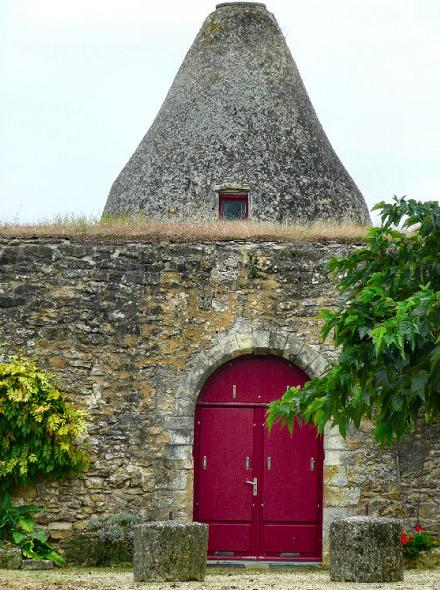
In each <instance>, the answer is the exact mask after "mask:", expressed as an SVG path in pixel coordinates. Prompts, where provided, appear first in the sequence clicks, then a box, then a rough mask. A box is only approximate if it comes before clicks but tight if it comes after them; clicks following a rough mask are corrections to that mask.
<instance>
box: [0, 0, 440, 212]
mask: <svg viewBox="0 0 440 590" xmlns="http://www.w3.org/2000/svg"><path fill="white" fill-rule="evenodd" d="M266 5H267V7H268V8H269V10H271V11H272V12H273V13H274V14H275V16H276V17H277V20H278V22H279V24H280V26H281V28H282V30H283V32H284V34H285V36H286V38H287V43H288V45H289V47H290V49H291V51H292V54H293V57H294V59H295V60H296V62H297V64H298V67H299V69H300V72H301V75H302V77H303V80H304V82H305V85H306V88H307V90H308V93H309V96H310V98H311V100H312V103H313V104H314V106H315V109H316V111H317V113H318V116H319V118H320V120H321V122H322V124H323V126H324V129H325V130H326V132H327V135H328V136H329V138H330V141H331V142H332V144H333V146H334V148H335V149H336V151H337V153H338V155H339V156H340V158H341V159H342V161H343V162H344V164H345V166H346V168H347V169H348V171H349V172H350V174H351V175H352V176H353V178H354V179H355V181H356V183H357V184H358V186H359V188H360V189H361V191H362V192H363V194H364V196H365V198H366V200H367V203H368V204H369V206H371V205H372V204H373V203H375V202H377V201H378V200H381V199H386V200H388V199H391V197H392V195H393V194H398V195H403V194H407V195H408V196H411V197H413V198H420V199H436V200H438V199H439V197H440V0H270V1H268V2H267V4H266ZM0 9H1V12H0V14H1V17H0V106H1V109H0V113H1V114H0V117H1V119H0V162H1V163H0V220H1V221H14V220H16V221H21V222H27V221H32V220H43V219H50V218H53V217H54V216H56V215H64V214H86V215H99V214H100V213H101V211H102V209H103V207H104V203H105V200H106V198H107V194H108V191H109V189H110V186H111V184H112V182H113V180H114V179H115V177H116V176H117V174H118V173H119V171H120V170H121V168H122V167H123V166H124V164H125V163H126V161H127V160H128V158H129V157H130V155H131V154H132V152H133V151H134V149H135V148H136V146H137V144H138V143H139V141H140V140H141V138H142V137H143V135H144V134H145V132H146V130H147V129H148V127H149V126H150V124H151V122H152V120H153V118H154V117H155V115H156V113H157V111H158V109H159V108H160V105H161V104H162V101H163V100H164V98H165V95H166V93H167V91H168V89H169V87H170V85H171V83H172V80H173V78H174V76H175V74H176V73H177V70H178V68H179V66H180V64H181V62H182V60H183V58H184V56H185V53H186V51H187V50H188V48H189V46H190V45H191V43H192V41H193V40H194V38H195V36H196V34H197V31H198V29H199V28H200V26H201V24H202V22H203V20H204V19H205V17H206V16H207V15H208V14H209V13H210V12H211V11H212V10H214V9H215V3H214V2H211V1H207V0H172V1H167V0H164V1H162V2H160V1H157V0H155V1H152V2H150V1H148V0H0Z"/></svg>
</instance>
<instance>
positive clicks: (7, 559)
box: [0, 545, 22, 570]
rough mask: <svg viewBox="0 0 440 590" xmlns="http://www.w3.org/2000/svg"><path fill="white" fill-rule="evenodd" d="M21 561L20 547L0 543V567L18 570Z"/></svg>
mask: <svg viewBox="0 0 440 590" xmlns="http://www.w3.org/2000/svg"><path fill="white" fill-rule="evenodd" d="M21 562H22V558H21V549H19V548H18V547H8V546H7V545H0V569H2V570H3V569H5V570H19V569H20V568H21Z"/></svg>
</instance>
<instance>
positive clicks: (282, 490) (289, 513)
mask: <svg viewBox="0 0 440 590" xmlns="http://www.w3.org/2000/svg"><path fill="white" fill-rule="evenodd" d="M318 442H319V439H318V438H317V437H316V432H315V430H314V429H313V428H311V427H310V426H309V425H308V424H304V425H303V426H299V425H298V424H295V428H294V431H293V434H290V433H289V431H288V429H287V428H280V427H279V426H278V425H276V426H274V428H273V430H272V432H271V433H270V434H269V432H268V431H267V429H264V486H263V496H264V511H263V517H264V520H265V521H280V522H288V521H294V522H314V521H316V518H317V511H318V485H317V484H318V471H319V469H318V467H319V466H318V461H319V457H318V452H319V451H318Z"/></svg>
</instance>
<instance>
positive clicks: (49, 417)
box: [0, 357, 89, 492]
mask: <svg viewBox="0 0 440 590" xmlns="http://www.w3.org/2000/svg"><path fill="white" fill-rule="evenodd" d="M85 430H86V423H85V413H84V412H82V411H80V410H77V409H75V408H74V407H73V406H72V404H70V403H68V401H67V400H66V399H65V396H64V394H63V393H62V392H61V391H60V390H59V389H58V388H57V387H56V386H55V385H54V383H53V379H52V376H51V375H50V374H49V373H47V372H46V371H42V370H40V369H39V368H38V367H37V366H36V364H35V363H34V362H33V361H31V360H29V359H25V358H19V357H14V358H13V359H12V360H11V361H10V362H7V363H0V490H2V491H3V492H8V491H9V490H11V488H12V487H13V486H15V485H17V484H27V483H30V482H32V481H34V480H35V478H36V477H39V476H49V477H51V478H53V479H59V478H62V477H66V476H73V475H77V474H79V473H81V472H82V471H83V470H84V469H85V468H86V467H87V465H88V460H89V458H88V454H87V452H86V451H85V450H84V449H83V448H82V447H81V445H80V444H79V443H78V440H79V439H78V437H79V436H80V435H81V434H82V433H84V432H85Z"/></svg>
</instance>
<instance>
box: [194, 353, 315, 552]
mask: <svg viewBox="0 0 440 590" xmlns="http://www.w3.org/2000/svg"><path fill="white" fill-rule="evenodd" d="M306 379H307V376H306V375H305V374H304V373H302V372H301V371H300V370H299V369H297V368H296V367H294V366H293V365H290V364H289V363H287V362H286V361H284V360H283V359H278V358H276V357H275V358H274V357H254V356H249V357H241V358H240V359H237V360H236V361H233V362H231V363H228V365H226V366H225V367H222V368H221V369H220V370H219V371H217V372H216V373H215V374H214V375H213V376H212V377H211V379H210V380H209V381H208V382H207V384H206V385H205V388H204V389H203V390H202V393H201V395H200V397H199V402H198V405H197V410H196V420H195V446H194V462H195V490H194V491H195V494H194V498H195V501H194V519H195V520H197V521H200V522H206V523H207V524H209V547H208V557H209V558H212V559H261V560H286V561H317V560H320V559H321V529H322V508H321V505H322V497H321V496H322V494H321V489H322V441H321V439H320V438H318V437H317V436H316V432H315V430H314V429H313V428H311V427H309V426H306V425H304V426H298V425H297V426H296V428H295V429H294V433H293V435H290V433H289V432H288V430H287V429H280V428H279V427H275V428H274V430H273V431H272V432H271V433H270V434H269V433H268V431H267V429H266V427H265V424H264V422H265V411H266V407H267V401H271V399H275V398H276V397H279V396H280V395H281V394H282V393H283V391H284V390H285V388H286V386H287V385H297V384H302V383H301V382H299V383H298V381H301V380H302V381H303V382H304V381H305V380H306ZM228 398H229V399H228Z"/></svg>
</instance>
